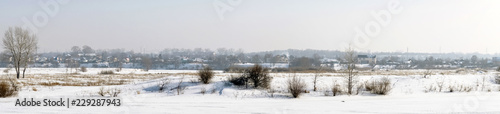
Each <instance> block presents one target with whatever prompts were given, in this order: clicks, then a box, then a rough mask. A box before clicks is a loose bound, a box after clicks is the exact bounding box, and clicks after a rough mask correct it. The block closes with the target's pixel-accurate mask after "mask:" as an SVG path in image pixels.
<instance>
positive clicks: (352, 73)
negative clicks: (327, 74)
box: [344, 47, 357, 95]
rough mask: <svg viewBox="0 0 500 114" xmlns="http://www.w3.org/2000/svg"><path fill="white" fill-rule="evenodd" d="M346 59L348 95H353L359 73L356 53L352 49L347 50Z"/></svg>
mask: <svg viewBox="0 0 500 114" xmlns="http://www.w3.org/2000/svg"><path fill="white" fill-rule="evenodd" d="M344 59H345V61H346V65H347V69H346V71H345V73H346V74H345V75H344V78H345V82H346V87H347V94H349V95H352V94H353V91H354V85H355V84H356V82H357V80H356V78H357V71H356V70H355V67H356V66H355V65H356V57H355V51H354V49H352V48H351V47H349V48H347V49H346V50H345V55H344Z"/></svg>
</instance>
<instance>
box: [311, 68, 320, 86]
mask: <svg viewBox="0 0 500 114" xmlns="http://www.w3.org/2000/svg"><path fill="white" fill-rule="evenodd" d="M321 71H322V68H321V67H320V68H318V69H316V72H315V73H314V80H313V84H314V89H313V91H316V90H318V88H317V87H316V84H317V83H318V77H320V76H321Z"/></svg>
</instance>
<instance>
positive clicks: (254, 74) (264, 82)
mask: <svg viewBox="0 0 500 114" xmlns="http://www.w3.org/2000/svg"><path fill="white" fill-rule="evenodd" d="M243 75H244V77H247V78H248V80H249V81H252V83H253V86H254V88H258V87H262V88H269V85H270V83H271V77H270V76H269V72H268V69H266V68H264V67H262V66H260V65H255V66H253V67H251V68H250V69H248V70H247V71H245V73H244V74H243Z"/></svg>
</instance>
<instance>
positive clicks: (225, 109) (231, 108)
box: [0, 69, 500, 114]
mask: <svg viewBox="0 0 500 114" xmlns="http://www.w3.org/2000/svg"><path fill="white" fill-rule="evenodd" d="M100 70H103V69H90V71H89V72H87V73H85V74H87V75H94V74H96V73H97V72H98V71H100ZM64 72H65V69H33V70H31V71H30V73H32V74H38V75H42V76H43V74H58V73H64ZM131 72H133V73H134V74H148V73H183V72H189V73H193V72H196V71H168V70H152V71H149V72H143V71H140V70H135V69H126V70H124V71H123V72H121V73H123V74H130V73H131ZM189 73H186V75H172V74H164V75H165V77H164V78H160V79H152V80H146V81H142V82H134V83H130V84H126V85H114V86H36V87H37V91H33V90H32V86H24V87H23V88H22V91H21V92H20V93H19V95H18V96H16V97H10V98H0V113H55V112H69V113H279V114H283V113H310V114H317V113H450V112H478V113H500V108H499V107H498V106H500V92H499V89H500V86H499V85H498V84H495V83H494V81H493V76H494V74H493V73H472V74H450V75H446V74H444V75H443V74H439V73H436V74H435V75H432V76H430V77H429V78H423V77H422V75H404V76H402V75H370V76H360V77H359V79H358V80H359V81H360V82H364V81H366V80H373V79H378V78H381V77H385V76H387V77H388V78H390V79H391V81H392V85H393V89H392V91H391V93H390V94H389V95H385V96H383V95H373V94H370V93H369V92H362V93H360V94H359V95H353V96H348V95H340V96H331V92H330V88H331V86H332V84H333V83H334V82H335V80H336V81H337V83H342V78H341V77H337V76H335V75H336V74H325V76H321V77H320V78H319V81H318V85H317V86H318V88H319V90H318V91H316V92H314V91H312V89H313V85H312V80H313V77H314V74H307V73H303V74H297V75H298V76H300V77H301V78H302V79H304V80H305V81H306V82H307V88H308V90H309V91H311V92H310V93H304V94H303V95H302V96H301V97H300V98H297V99H294V98H291V97H290V96H291V95H289V94H288V93H287V90H286V88H285V87H286V80H287V79H288V78H289V76H290V75H291V74H287V73H272V74H271V75H272V76H273V77H274V79H273V83H272V90H274V91H275V92H271V91H268V90H258V89H245V88H243V87H235V86H232V85H230V84H227V83H226V82H225V80H227V78H228V77H229V76H230V75H236V74H228V73H221V72H219V73H218V74H217V76H216V77H215V78H214V79H213V83H211V84H207V85H205V84H199V83H193V81H194V80H195V79H196V77H195V76H193V75H192V74H189ZM4 75H5V74H4ZM181 79H182V81H183V83H182V86H184V87H186V88H185V89H184V90H183V91H182V92H180V93H179V95H178V92H177V89H176V87H177V86H178V84H179V82H180V80H181ZM162 81H169V82H170V83H169V84H168V86H167V91H163V92H160V91H158V84H159V83H160V82H162ZM440 84H442V85H443V86H442V91H441V92H439V87H438V85H440ZM101 87H104V88H106V89H112V88H119V89H121V90H122V93H121V94H120V95H119V97H118V98H120V99H122V101H123V104H122V106H120V107H106V106H105V107H74V106H73V107H70V108H66V107H16V106H14V105H15V101H16V99H18V98H35V99H43V98H50V99H59V98H70V99H76V98H103V97H101V96H99V95H98V94H97V91H99V89H100V88H101ZM450 87H455V88H459V87H462V88H464V87H470V88H472V90H471V91H470V92H466V91H462V92H459V91H457V90H455V92H449V88H450ZM203 88H204V89H205V90H206V93H205V94H201V93H200V92H201V91H202V90H203ZM433 88H434V89H433ZM106 98H111V97H109V96H106Z"/></svg>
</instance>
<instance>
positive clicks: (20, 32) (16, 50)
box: [3, 27, 38, 79]
mask: <svg viewBox="0 0 500 114" xmlns="http://www.w3.org/2000/svg"><path fill="white" fill-rule="evenodd" d="M37 44H38V40H37V38H36V35H35V34H32V33H31V32H30V31H28V30H26V29H23V28H21V27H14V28H13V27H9V29H8V30H7V31H6V32H5V36H4V39H3V45H4V48H5V50H6V52H8V54H9V55H10V56H11V57H12V61H11V62H12V63H13V64H14V69H15V70H16V75H17V78H18V79H19V76H20V73H21V67H23V68H24V69H23V78H24V72H25V71H26V67H27V66H28V62H29V61H31V60H32V59H30V58H31V56H33V55H34V53H35V52H36V49H37Z"/></svg>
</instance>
